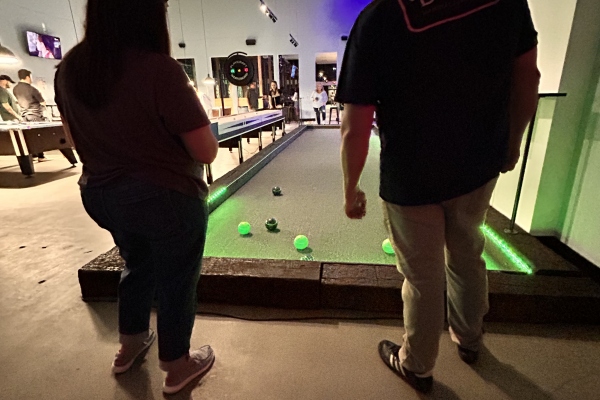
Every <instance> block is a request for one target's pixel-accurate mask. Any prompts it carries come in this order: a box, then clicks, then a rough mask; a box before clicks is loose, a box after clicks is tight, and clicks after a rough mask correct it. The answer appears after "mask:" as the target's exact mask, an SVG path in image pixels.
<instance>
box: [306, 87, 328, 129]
mask: <svg viewBox="0 0 600 400" xmlns="http://www.w3.org/2000/svg"><path fill="white" fill-rule="evenodd" d="M310 98H311V99H312V106H313V109H314V110H315V114H317V124H319V125H321V115H322V116H323V122H325V119H326V116H327V112H326V108H325V105H326V104H327V100H328V99H329V96H327V92H326V91H325V90H323V85H322V84H321V83H317V88H316V90H315V91H314V92H312V94H311V95H310Z"/></svg>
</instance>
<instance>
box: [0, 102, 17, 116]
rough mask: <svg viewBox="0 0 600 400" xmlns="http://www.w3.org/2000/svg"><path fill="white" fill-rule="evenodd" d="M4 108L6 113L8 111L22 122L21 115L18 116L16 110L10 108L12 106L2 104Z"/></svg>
mask: <svg viewBox="0 0 600 400" xmlns="http://www.w3.org/2000/svg"><path fill="white" fill-rule="evenodd" d="M2 107H4V109H5V110H6V111H8V112H9V113H11V114H12V115H13V116H14V117H15V118H16V119H18V120H21V116H20V115H19V114H17V112H16V111H15V110H13V108H12V107H11V106H10V104H8V103H2Z"/></svg>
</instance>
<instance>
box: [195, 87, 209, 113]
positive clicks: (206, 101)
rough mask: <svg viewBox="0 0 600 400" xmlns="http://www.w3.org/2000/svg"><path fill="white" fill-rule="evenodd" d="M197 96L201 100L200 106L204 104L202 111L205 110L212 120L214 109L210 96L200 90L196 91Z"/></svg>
mask: <svg viewBox="0 0 600 400" xmlns="http://www.w3.org/2000/svg"><path fill="white" fill-rule="evenodd" d="M196 94H197V95H198V98H199V99H200V104H202V109H203V110H204V112H205V113H206V115H207V116H208V118H212V109H213V102H212V100H211V99H210V97H208V95H207V94H206V93H204V92H201V91H200V90H198V89H196Z"/></svg>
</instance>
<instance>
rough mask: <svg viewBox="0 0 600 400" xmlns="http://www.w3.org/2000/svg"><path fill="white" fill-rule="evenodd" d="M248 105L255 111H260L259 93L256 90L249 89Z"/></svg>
mask: <svg viewBox="0 0 600 400" xmlns="http://www.w3.org/2000/svg"><path fill="white" fill-rule="evenodd" d="M248 104H250V107H251V108H252V109H253V110H258V91H257V90H256V89H252V88H250V89H248Z"/></svg>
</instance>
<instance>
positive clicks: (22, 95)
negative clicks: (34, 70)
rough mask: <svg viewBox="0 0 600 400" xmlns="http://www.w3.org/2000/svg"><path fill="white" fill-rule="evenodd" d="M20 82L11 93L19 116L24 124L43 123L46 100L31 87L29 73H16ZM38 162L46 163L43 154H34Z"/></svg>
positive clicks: (24, 71) (23, 70)
mask: <svg viewBox="0 0 600 400" xmlns="http://www.w3.org/2000/svg"><path fill="white" fill-rule="evenodd" d="M17 74H18V75H19V79H20V82H19V83H17V85H16V86H15V88H14V89H13V93H14V95H15V97H16V98H17V101H18V102H19V106H20V107H21V116H22V117H23V120H24V121H25V122H42V121H44V110H45V108H46V100H44V96H42V93H40V91H39V90H37V89H36V88H34V87H33V86H32V85H31V71H28V70H26V69H21V70H19V72H17ZM34 157H37V159H38V162H43V161H46V157H45V156H44V153H39V154H35V155H34Z"/></svg>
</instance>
